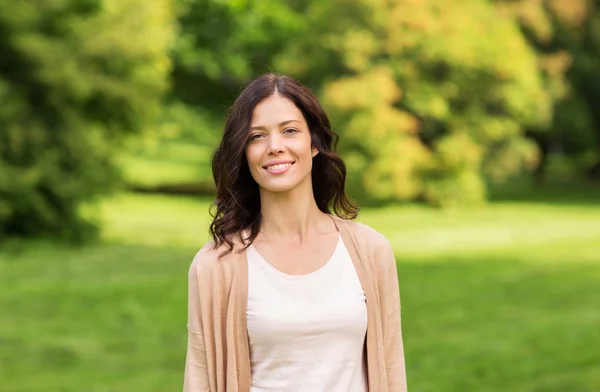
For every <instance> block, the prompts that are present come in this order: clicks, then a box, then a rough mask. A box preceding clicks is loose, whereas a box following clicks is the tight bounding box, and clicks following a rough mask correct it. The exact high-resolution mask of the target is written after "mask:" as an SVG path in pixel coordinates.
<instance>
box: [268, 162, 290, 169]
mask: <svg viewBox="0 0 600 392" xmlns="http://www.w3.org/2000/svg"><path fill="white" fill-rule="evenodd" d="M289 166H292V164H291V163H280V164H278V165H272V166H269V167H267V170H281V169H285V168H286V167H289Z"/></svg>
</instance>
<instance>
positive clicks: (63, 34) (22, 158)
mask: <svg viewBox="0 0 600 392" xmlns="http://www.w3.org/2000/svg"><path fill="white" fill-rule="evenodd" d="M0 8H1V9H2V13H0V53H2V57H1V60H0V101H1V102H3V105H2V107H1V108H0V236H2V235H3V234H11V235H40V234H41V235H55V236H63V237H68V238H72V239H82V238H85V237H86V236H87V235H88V234H91V233H93V226H92V225H91V224H90V223H89V222H87V221H86V220H85V219H84V218H83V217H82V216H81V215H80V214H79V208H80V206H81V205H82V203H83V202H87V201H90V200H93V198H94V197H96V196H98V195H101V194H103V193H105V192H107V191H109V190H111V189H112V188H113V186H114V185H115V184H116V182H117V179H118V175H117V174H118V173H117V170H116V168H115V167H114V164H113V160H112V156H113V154H114V153H115V148H116V147H118V146H119V144H120V142H121V141H122V140H123V137H124V136H125V135H129V134H136V133H139V131H140V130H141V129H143V128H144V127H146V124H147V123H148V120H151V119H152V118H153V117H155V116H156V115H157V114H158V113H159V108H160V107H159V105H158V104H159V100H158V97H159V96H160V94H161V93H162V92H163V91H164V90H165V89H166V88H167V78H166V77H167V75H168V71H169V67H170V60H169V58H168V56H167V49H168V44H169V41H170V38H171V33H170V32H171V24H172V16H171V11H170V8H169V3H168V2H151V3H147V2H143V1H127V2H122V1H118V0H102V1H100V0H98V1H92V0H89V1H84V2H82V1H75V0H62V1H52V2H35V3H32V2H22V1H13V0H1V2H0Z"/></svg>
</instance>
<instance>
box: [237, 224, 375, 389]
mask: <svg viewBox="0 0 600 392" xmlns="http://www.w3.org/2000/svg"><path fill="white" fill-rule="evenodd" d="M247 255H248V309H247V313H246V314H247V319H248V338H249V342H250V364H251V369H252V386H251V387H250V391H251V392H274V391H277V392H281V391H285V392H294V391H298V392H299V391H306V392H366V391H367V380H366V363H365V358H364V342H365V335H366V330H367V307H366V303H365V294H364V291H363V289H362V287H361V284H360V281H359V280H358V276H357V274H356V270H355V268H354V264H353V263H352V259H351V258H350V254H349V253H348V250H347V249H346V247H345V245H344V242H343V241H342V238H341V236H339V237H338V244H337V247H336V249H335V251H334V253H333V255H332V256H331V259H330V260H329V261H328V262H327V263H326V264H325V265H324V266H323V267H321V268H320V269H318V270H316V271H314V272H312V273H310V274H307V275H288V274H285V273H283V272H281V271H279V270H278V269H276V268H275V267H273V266H272V265H271V264H270V263H269V262H267V261H266V260H265V259H264V258H263V257H262V256H261V255H260V254H259V253H258V252H257V251H256V249H255V248H254V247H253V246H250V247H249V248H248V249H247Z"/></svg>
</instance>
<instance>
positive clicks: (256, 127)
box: [250, 119, 300, 131]
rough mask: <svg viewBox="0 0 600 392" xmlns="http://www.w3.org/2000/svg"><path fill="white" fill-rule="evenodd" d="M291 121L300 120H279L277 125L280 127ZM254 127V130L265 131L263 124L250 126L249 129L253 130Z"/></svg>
mask: <svg viewBox="0 0 600 392" xmlns="http://www.w3.org/2000/svg"><path fill="white" fill-rule="evenodd" d="M292 122H298V123H299V122H300V121H298V120H296V119H293V120H286V121H283V122H280V123H279V124H278V125H279V126H280V127H283V126H284V125H287V124H289V123H292ZM255 129H256V130H263V131H265V130H266V129H267V128H266V127H263V126H260V125H257V126H254V127H250V130H251V131H252V130H255Z"/></svg>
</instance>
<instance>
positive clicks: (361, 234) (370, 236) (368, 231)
mask: <svg viewBox="0 0 600 392" xmlns="http://www.w3.org/2000/svg"><path fill="white" fill-rule="evenodd" d="M338 221H339V222H340V223H342V224H344V225H345V226H346V227H347V228H348V231H349V232H350V233H351V234H352V236H353V237H354V238H355V239H356V240H357V241H358V242H359V243H360V245H361V247H368V248H373V249H391V248H392V246H391V244H390V241H389V240H388V239H387V237H386V236H384V235H383V234H382V233H380V232H379V231H377V230H375V229H374V228H372V227H371V226H368V225H366V224H364V223H361V222H357V221H354V220H345V219H339V218H338Z"/></svg>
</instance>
